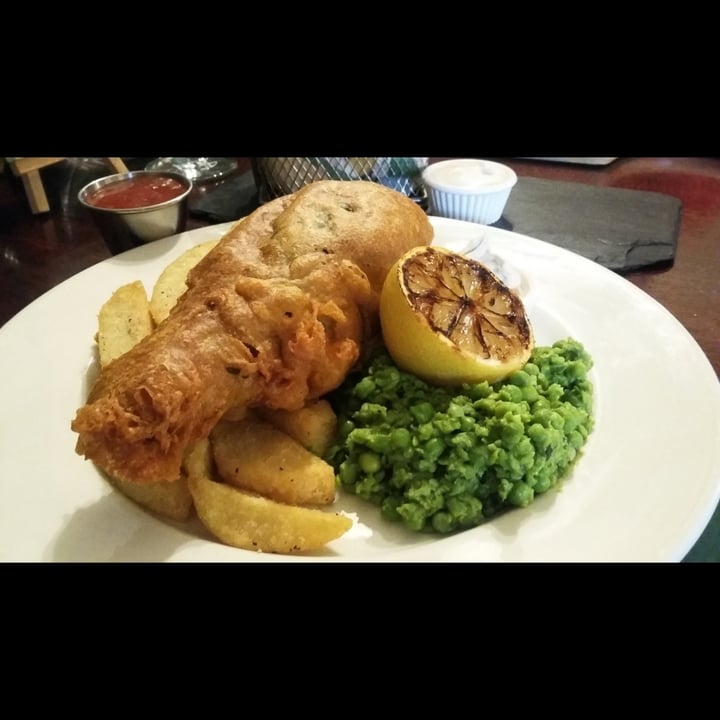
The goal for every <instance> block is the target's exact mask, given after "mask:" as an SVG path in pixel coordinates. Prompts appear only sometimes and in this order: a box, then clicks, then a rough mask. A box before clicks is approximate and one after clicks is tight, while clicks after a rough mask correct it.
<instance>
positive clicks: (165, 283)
mask: <svg viewBox="0 0 720 720" xmlns="http://www.w3.org/2000/svg"><path fill="white" fill-rule="evenodd" d="M218 242H219V241H218V240H208V241H207V242H204V243H200V244H199V245H195V246H194V247H191V248H190V249H189V250H186V251H185V252H184V253H183V254H182V255H180V256H178V257H177V258H175V260H173V261H172V262H171V263H169V264H168V265H166V266H165V269H164V270H163V271H162V272H161V273H160V277H159V278H158V279H157V281H156V282H155V285H154V286H153V291H152V294H151V296H150V314H151V315H152V318H153V320H154V321H155V323H156V324H157V325H159V324H160V323H161V322H162V321H163V320H164V319H165V318H166V317H167V316H168V315H169V314H170V310H172V308H173V307H174V306H175V303H176V302H177V299H178V298H179V297H180V296H181V295H182V294H183V293H184V292H185V291H186V290H187V285H186V284H185V279H186V278H187V274H188V272H189V271H190V270H191V269H192V268H193V267H195V265H197V264H198V263H199V262H200V260H202V259H203V258H204V257H205V256H206V255H207V254H208V253H209V252H210V251H211V250H212V249H213V248H214V247H215V246H216V245H217V244H218Z"/></svg>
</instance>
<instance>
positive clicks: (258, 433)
mask: <svg viewBox="0 0 720 720" xmlns="http://www.w3.org/2000/svg"><path fill="white" fill-rule="evenodd" d="M210 441H211V446H212V453H213V458H214V460H215V467H216V468H217V473H218V475H219V476H220V477H221V478H222V480H224V481H225V482H226V483H229V484H230V485H233V486H234V487H237V488H240V489H242V490H248V491H251V492H256V493H260V494H261V495H265V496H266V497H269V498H272V499H273V500H276V501H278V502H283V503H288V504H290V505H329V504H330V503H332V502H333V501H334V500H335V490H336V483H335V471H334V470H333V468H332V466H331V465H330V464H329V463H326V462H325V461H324V460H323V459H322V458H319V457H317V455H313V453H311V452H310V451H309V450H306V449H305V448H304V447H303V446H302V445H301V444H300V443H299V442H298V441H297V440H294V439H293V438H291V437H290V436H289V435H287V434H286V433H284V432H283V431H282V430H278V428H276V427H275V426H274V425H272V424H271V423H268V422H265V421H264V420H260V419H259V418H257V417H255V416H254V415H253V414H252V413H250V414H248V415H247V417H245V418H243V419H242V420H238V421H234V422H233V421H228V420H222V421H220V422H219V423H218V424H217V425H216V426H215V427H214V428H213V430H212V432H211V434H210Z"/></svg>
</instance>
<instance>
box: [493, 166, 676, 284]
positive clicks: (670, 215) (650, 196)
mask: <svg viewBox="0 0 720 720" xmlns="http://www.w3.org/2000/svg"><path fill="white" fill-rule="evenodd" d="M681 214H682V203H681V201H680V200H679V199H678V198H675V197H672V196H671V195H665V194H663V193H657V192H646V191H644V190H628V189H624V188H611V187H599V186H595V185H583V184H580V183H572V182H565V181H557V180H544V179H540V178H519V179H518V182H517V184H516V185H515V187H514V188H513V190H512V192H511V194H510V198H509V199H508V203H507V205H506V207H505V212H504V213H503V217H502V218H501V220H500V221H499V222H498V223H496V225H497V226H498V227H505V228H507V229H509V230H513V231H514V232H517V233H521V234H523V235H529V236H530V237H534V238H538V239H539V240H545V241H547V242H550V243H552V244H553V245H559V246H560V247H563V248H566V249H567V250H572V251H573V252H576V253H578V254H580V255H582V256H584V257H586V258H589V259H590V260H594V261H595V262H597V263H599V264H601V265H604V266H605V267H607V268H610V269H611V270H615V271H617V272H628V271H630V270H635V269H638V268H642V267H648V266H652V265H656V264H662V263H666V264H671V263H672V262H673V261H674V259H675V251H676V249H677V239H678V233H679V230H680V220H681Z"/></svg>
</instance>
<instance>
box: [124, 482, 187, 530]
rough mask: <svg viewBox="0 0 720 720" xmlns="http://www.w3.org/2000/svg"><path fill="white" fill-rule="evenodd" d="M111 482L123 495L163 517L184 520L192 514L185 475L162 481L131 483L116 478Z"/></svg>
mask: <svg viewBox="0 0 720 720" xmlns="http://www.w3.org/2000/svg"><path fill="white" fill-rule="evenodd" d="M111 482H112V484H113V485H114V486H115V487H116V488H117V489H118V490H119V491H120V492H121V493H123V495H126V496H127V497H129V498H130V499H131V500H134V501H135V502H136V503H137V504H138V505H140V506H142V507H144V508H147V509H148V510H151V511H152V512H154V513H157V514H158V515H162V516H163V517H166V518H170V519H171V520H180V521H185V520H187V519H189V517H190V515H191V514H192V510H193V499H192V495H191V494H190V490H189V489H188V484H187V478H186V477H181V478H179V479H178V480H175V481H174V482H163V483H132V482H128V481H127V480H120V479H118V478H112V479H111Z"/></svg>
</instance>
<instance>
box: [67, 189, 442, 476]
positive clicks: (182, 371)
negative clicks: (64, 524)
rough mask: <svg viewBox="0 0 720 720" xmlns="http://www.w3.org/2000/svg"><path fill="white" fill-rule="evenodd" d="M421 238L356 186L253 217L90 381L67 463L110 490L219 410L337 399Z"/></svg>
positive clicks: (167, 472) (176, 469) (154, 464)
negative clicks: (391, 285)
mask: <svg viewBox="0 0 720 720" xmlns="http://www.w3.org/2000/svg"><path fill="white" fill-rule="evenodd" d="M432 235H433V230H432V225H431V224H430V222H429V221H428V219H427V216H426V215H425V213H424V212H423V211H422V210H421V209H420V208H419V207H418V206H417V205H415V203H413V202H412V201H411V200H409V199H408V198H407V197H406V196H404V195H402V194H401V193H398V192H396V191H394V190H390V189H388V188H385V187H383V186H382V185H379V184H376V183H370V182H362V181H357V182H349V181H322V182H318V183H313V184H311V185H307V186H306V187H304V188H303V189H302V190H299V191H298V192H297V193H295V194H293V195H289V196H285V197H282V198H278V199H277V200H273V201H272V202H270V203H267V204H266V205H263V206H262V207H260V208H258V210H256V211H255V212H254V213H252V214H251V215H249V216H248V217H247V218H245V219H243V220H241V221H239V222H238V223H236V224H235V225H234V226H233V228H231V230H230V231H229V232H228V233H227V234H226V235H225V237H224V238H223V239H222V240H221V241H220V243H219V244H218V245H217V247H215V248H214V249H213V250H212V251H211V252H210V253H209V254H208V255H207V256H206V257H205V258H204V259H203V260H201V261H200V263H199V264H198V265H197V266H196V267H195V268H194V269H193V270H192V271H191V272H190V274H189V276H188V281H187V282H188V290H187V292H185V293H184V294H183V295H182V296H181V297H180V299H179V300H178V302H177V304H176V305H175V307H174V308H173V309H172V311H171V312H170V315H169V316H168V317H167V318H166V319H165V320H164V321H163V322H162V323H161V324H160V325H159V326H158V327H157V329H156V330H155V331H154V332H153V333H151V334H150V335H148V336H146V337H145V338H144V339H143V340H142V341H141V342H140V343H139V344H138V345H136V346H135V347H134V348H132V349H131V350H130V351H129V352H127V353H125V354H124V355H122V356H121V357H119V358H117V359H116V360H114V361H113V362H111V363H110V364H109V365H108V366H107V367H106V368H104V369H103V370H102V372H101V374H100V376H99V377H98V379H97V381H96V383H95V385H94V386H93V388H92V389H91V391H90V394H89V397H88V400H87V404H86V405H84V406H83V407H81V408H80V409H79V410H78V412H77V414H76V416H75V419H74V420H73V421H72V424H71V426H72V429H73V430H74V431H75V432H77V433H78V434H79V438H78V442H77V447H76V449H77V452H78V453H80V454H82V455H84V456H85V457H86V458H88V459H90V460H92V461H94V462H95V463H96V464H97V465H98V466H99V467H100V468H101V469H103V470H104V471H105V472H107V473H108V474H110V475H111V476H114V477H118V478H121V479H123V480H128V481H130V482H157V481H163V480H165V481H170V480H174V479H176V478H177V477H179V475H180V466H181V461H182V456H183V452H184V451H185V448H186V447H187V446H188V445H189V444H190V443H191V442H193V441H195V440H198V439H200V438H205V437H207V436H208V435H209V433H210V430H211V429H212V428H213V427H214V425H215V424H216V423H217V422H218V420H219V419H220V418H221V417H222V416H223V414H224V413H225V412H226V411H227V410H228V409H230V408H233V407H237V406H239V405H247V406H267V407H272V408H284V409H296V408H299V407H301V406H302V405H303V404H304V403H305V402H306V401H307V400H308V399H313V398H317V397H319V396H320V395H323V394H325V393H326V392H328V391H330V390H332V389H333V388H335V387H337V386H338V385H339V384H340V383H341V382H342V380H343V378H344V377H345V375H346V374H347V372H348V371H349V370H350V369H351V368H352V367H353V365H354V364H355V363H356V362H357V360H358V358H359V356H360V352H361V348H362V344H363V342H364V341H365V340H367V339H368V338H369V337H370V336H371V335H372V334H373V333H374V332H375V331H376V330H377V308H378V295H379V291H380V288H381V286H382V282H383V279H384V277H385V274H386V273H387V271H388V270H389V268H390V266H391V265H392V264H393V262H394V261H395V260H396V259H397V258H398V257H400V256H401V255H402V254H403V253H404V252H405V251H407V250H408V249H410V248H411V247H415V246H416V245H426V244H429V243H430V242H431V240H432Z"/></svg>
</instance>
